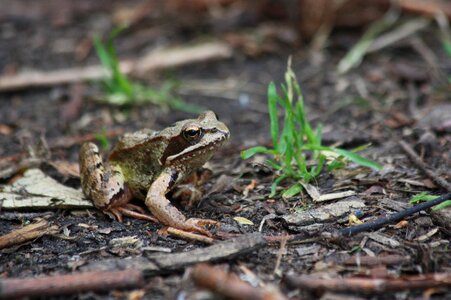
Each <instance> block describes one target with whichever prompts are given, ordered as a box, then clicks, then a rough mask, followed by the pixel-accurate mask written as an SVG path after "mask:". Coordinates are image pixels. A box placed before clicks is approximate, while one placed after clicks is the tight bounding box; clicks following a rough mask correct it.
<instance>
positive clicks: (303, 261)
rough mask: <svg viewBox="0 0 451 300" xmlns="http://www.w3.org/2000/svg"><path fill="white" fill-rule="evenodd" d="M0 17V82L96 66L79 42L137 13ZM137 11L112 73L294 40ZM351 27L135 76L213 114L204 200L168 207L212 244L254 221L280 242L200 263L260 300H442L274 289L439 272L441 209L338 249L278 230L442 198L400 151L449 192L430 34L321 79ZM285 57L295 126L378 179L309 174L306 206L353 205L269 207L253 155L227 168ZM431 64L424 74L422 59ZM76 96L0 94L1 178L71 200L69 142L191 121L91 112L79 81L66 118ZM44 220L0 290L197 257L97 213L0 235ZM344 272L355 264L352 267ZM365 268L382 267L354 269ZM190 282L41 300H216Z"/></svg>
mask: <svg viewBox="0 0 451 300" xmlns="http://www.w3.org/2000/svg"><path fill="white" fill-rule="evenodd" d="M2 2H3V3H2V7H3V8H2V11H1V12H0V74H1V75H2V76H11V75H13V74H15V73H16V72H20V71H26V70H30V69H36V70H55V69H65V68H69V67H75V66H84V65H92V64H97V63H98V60H97V58H96V55H95V51H94V49H93V48H92V44H90V42H89V41H90V37H91V35H92V34H93V33H98V34H100V35H103V36H105V35H106V34H107V33H108V32H109V31H110V30H111V29H112V28H114V26H116V25H117V24H118V23H117V22H118V21H117V20H118V18H120V17H121V16H122V17H123V16H124V15H126V13H127V12H128V11H129V10H130V9H133V8H135V12H136V5H140V4H142V2H139V1H132V2H129V3H128V4H127V5H125V4H124V3H122V2H121V1H113V2H112V3H111V2H110V1H96V2H95V3H92V2H91V1H77V2H71V1H48V3H47V2H35V1H9V0H3V1H2ZM144 2H146V1H144ZM147 2H150V3H154V2H153V1H147ZM143 9H144V8H143ZM149 11H150V12H151V13H149V14H148V16H145V17H142V18H141V19H137V18H136V19H137V20H136V19H135V23H133V24H132V25H131V26H130V27H129V29H127V30H126V31H125V32H124V33H122V34H121V35H120V36H119V37H118V38H117V41H116V46H117V51H118V54H119V57H120V58H121V59H122V58H123V59H132V58H136V57H139V56H141V55H142V54H143V53H145V52H146V51H148V50H149V49H152V48H155V47H162V46H183V45H184V44H185V43H186V42H188V41H192V40H202V39H209V38H219V39H224V40H227V41H228V42H230V40H231V39H226V38H225V37H230V36H231V33H233V34H235V36H238V37H240V38H242V39H244V40H245V37H247V35H248V34H255V31H252V30H255V29H256V28H261V26H262V24H265V25H267V26H269V27H271V26H273V27H275V28H279V27H278V26H282V27H283V26H284V27H283V28H288V29H287V32H288V33H292V32H293V31H294V32H296V30H293V29H290V28H291V27H289V26H287V23H289V22H284V20H280V19H279V20H269V21H266V20H261V19H256V20H253V21H252V22H251V21H249V22H250V24H245V23H246V22H243V24H242V23H240V22H237V24H234V25H229V27H226V29H223V28H222V27H221V26H216V25H217V23H214V24H211V22H208V20H202V21H199V20H196V21H198V23H199V24H197V23H196V22H194V21H192V20H191V19H189V18H187V19H185V18H182V17H180V18H179V19H178V18H165V17H164V14H162V13H156V12H155V10H153V9H149ZM121 13H122V15H121ZM178 13H180V12H176V13H175V14H176V15H177V14H178ZM186 15H189V14H188V13H187V14H186ZM202 16H203V17H205V16H206V15H205V13H204V14H203V15H202ZM190 22H191V23H190ZM215 24H216V25H215ZM274 24H276V25H274ZM189 25H191V26H189ZM223 25H224V24H223ZM224 26H225V25H224ZM282 27H280V28H282ZM362 28H364V27H361V28H351V29H349V28H348V29H343V28H337V29H335V30H333V31H332V33H331V35H330V36H329V37H328V39H327V42H326V44H325V45H324V47H323V48H322V49H321V50H320V51H314V52H311V51H309V44H308V43H307V42H305V41H302V40H300V39H295V40H285V41H284V40H283V39H280V38H279V39H272V38H266V39H264V40H262V41H261V44H259V43H258V42H255V41H254V40H251V41H247V40H245V41H246V43H251V46H252V47H257V48H256V49H257V50H258V51H257V50H255V51H250V50H249V49H250V47H251V46H249V45H247V47H244V46H237V45H236V44H235V45H233V46H234V52H233V54H232V55H231V57H230V58H227V59H219V60H216V61H208V62H196V63H192V64H188V65H186V66H180V67H177V68H170V69H167V70H164V71H159V72H152V73H151V74H149V75H148V82H149V83H150V84H152V85H155V86H158V85H160V84H161V83H162V82H163V81H164V80H167V79H168V78H175V79H176V80H177V81H178V82H179V83H180V86H181V87H180V89H179V92H180V95H181V96H182V97H183V99H184V100H185V101H187V102H189V103H195V104H199V105H202V106H203V107H205V108H208V109H211V110H213V111H215V112H216V114H217V115H218V116H219V118H220V120H221V121H222V122H224V123H225V124H227V126H228V127H229V129H230V132H231V139H230V142H229V143H228V144H227V145H226V146H225V147H223V148H222V149H221V150H219V151H218V153H216V154H215V156H214V157H213V159H211V160H210V161H209V162H208V164H207V167H208V168H209V169H211V170H212V171H213V176H212V178H211V180H210V181H209V182H208V183H207V184H206V185H205V191H206V193H205V194H206V196H205V197H204V198H203V199H202V200H201V202H200V203H199V205H198V207H196V208H195V209H189V210H187V209H186V208H185V207H183V205H180V204H177V205H178V206H179V208H180V210H181V211H183V213H184V214H186V215H187V216H189V217H196V218H208V219H214V220H217V221H219V222H220V223H221V224H222V227H221V229H220V231H221V232H222V233H223V235H222V236H221V235H219V236H220V238H218V240H227V239H229V238H231V237H234V236H238V235H241V234H247V233H254V232H257V231H259V226H260V224H261V223H262V221H265V222H264V226H263V227H262V235H263V236H264V237H273V236H278V237H279V239H276V240H274V239H273V240H271V238H268V239H267V240H268V241H269V242H268V243H267V244H266V245H265V246H263V247H260V248H259V249H257V250H255V251H252V252H251V253H248V254H243V255H239V256H238V257H234V258H227V259H222V260H219V262H215V264H217V265H219V266H220V268H221V269H223V270H227V271H229V272H232V273H234V274H237V275H238V276H239V277H240V278H241V279H243V280H244V281H246V282H249V283H251V284H252V285H254V286H260V289H264V288H263V287H262V286H263V285H266V287H267V286H268V285H272V286H275V287H277V288H279V289H280V291H281V292H282V294H284V295H285V296H286V297H287V298H290V299H320V298H321V299H344V297H348V298H349V297H351V298H352V299H451V288H450V286H449V284H448V286H447V287H444V288H443V287H440V288H435V287H430V288H427V289H419V290H414V289H407V290H403V291H399V292H389V291H384V292H383V293H375V292H374V293H373V292H370V293H365V292H357V291H341V292H338V291H328V290H327V289H326V290H325V289H316V290H315V289H311V290H307V289H299V290H298V289H296V288H293V287H290V286H289V285H288V284H287V279H286V278H287V276H288V275H291V276H300V275H312V276H318V277H322V278H342V277H343V278H346V277H351V276H359V277H362V278H395V277H399V278H401V279H402V278H405V276H412V275H422V274H433V273H443V274H450V272H451V252H450V250H449V249H450V237H451V227H450V224H451V222H450V220H451V217H450V215H451V210H450V208H447V209H444V210H441V211H434V212H431V211H429V210H428V211H422V212H420V213H417V214H414V215H412V216H409V217H407V218H406V219H405V220H406V222H404V223H398V224H391V225H388V226H384V227H383V228H382V229H379V230H377V231H374V232H372V233H368V232H367V233H360V234H357V235H355V236H353V237H341V238H336V237H334V236H335V233H336V232H337V231H338V230H339V229H341V228H344V227H346V226H348V215H349V213H347V214H345V215H341V216H333V214H332V216H330V217H329V218H328V219H327V220H325V221H321V222H314V223H313V224H308V225H302V224H290V223H289V222H287V219H286V218H284V217H286V216H288V215H290V214H294V213H299V212H302V211H305V210H310V209H315V208H320V207H322V206H324V205H330V204H331V203H337V202H340V201H346V200H355V201H360V202H361V203H362V205H363V206H362V207H361V208H360V213H361V215H359V218H360V219H361V220H362V221H370V220H374V219H375V218H376V217H380V216H383V215H385V214H389V213H393V212H397V211H399V210H402V209H404V208H406V207H408V206H410V205H409V204H408V203H409V199H410V198H411V197H412V196H414V195H417V194H419V193H420V192H423V191H426V192H428V193H430V194H433V195H437V196H439V195H442V194H445V193H446V192H450V191H447V190H446V189H445V188H443V187H441V186H439V185H438V184H437V183H435V182H433V180H432V179H431V178H430V177H429V176H426V175H425V174H424V173H422V172H421V171H420V170H418V168H417V166H416V165H415V164H414V163H413V162H412V161H411V160H410V159H409V157H408V156H407V155H406V153H405V152H404V151H403V150H402V148H401V147H400V146H399V143H398V142H399V141H400V140H405V141H406V143H407V144H408V145H410V146H412V147H413V148H414V149H415V150H416V151H417V153H419V154H420V155H421V156H422V159H423V161H424V162H425V163H426V165H427V167H428V169H430V170H432V171H433V172H435V173H436V174H437V175H438V176H439V177H440V178H442V179H443V180H445V181H448V182H450V181H451V174H450V169H451V168H450V167H451V151H450V149H451V135H450V134H449V133H450V132H451V126H450V121H451V102H450V99H451V98H450V95H451V93H450V92H451V85H450V84H449V78H450V76H451V60H450V59H449V57H447V56H446V53H445V52H444V50H443V48H442V46H441V44H440V40H439V39H438V38H437V34H436V32H437V28H436V26H435V25H432V23H431V25H430V26H428V27H427V28H425V29H424V30H422V31H420V32H418V33H416V34H415V35H412V36H410V37H409V38H407V39H404V40H402V42H399V43H395V44H393V45H392V46H389V47H386V48H384V49H382V50H379V51H376V52H374V53H372V54H370V55H368V56H366V57H365V58H364V61H363V62H362V64H361V65H360V66H359V67H357V68H355V69H353V70H351V71H350V72H348V73H346V74H340V75H339V74H338V73H337V71H336V66H337V64H338V62H339V61H340V59H341V58H342V57H343V56H344V55H345V54H346V52H347V51H348V50H349V48H350V47H351V46H352V45H354V44H355V43H356V42H357V40H358V38H359V37H360V36H361V34H362V32H363V31H362ZM236 39H238V38H236ZM236 39H235V40H236ZM252 43H254V44H252ZM266 46H267V47H266ZM252 49H254V48H252ZM425 53H426V54H425ZM289 56H291V57H292V66H293V69H294V71H295V73H296V75H297V78H298V80H299V82H300V85H301V87H302V89H303V94H304V98H305V103H306V108H307V110H308V118H309V119H310V120H311V121H312V122H313V123H314V124H318V123H321V124H323V143H324V144H326V145H337V146H340V147H342V148H345V149H352V148H354V147H357V146H359V145H362V144H367V143H370V144H371V146H370V147H369V148H367V149H366V150H365V151H363V152H361V154H362V155H363V156H365V157H367V158H370V159H373V160H375V161H377V162H378V163H380V164H382V165H383V166H384V168H383V169H382V170H381V171H375V170H371V169H367V168H362V167H359V166H357V165H355V164H352V163H351V164H349V165H348V167H346V168H345V169H341V170H338V171H336V172H334V173H327V172H323V173H322V174H321V175H320V176H319V177H318V178H317V179H316V181H315V182H314V186H316V188H317V189H318V190H319V192H320V193H321V194H327V193H332V192H340V191H347V190H352V191H354V192H355V195H353V196H350V197H348V198H345V199H337V200H333V201H332V202H325V203H314V202H312V200H311V198H310V196H309V195H308V194H307V193H303V194H302V195H301V196H296V197H292V198H288V199H283V198H281V197H275V198H269V197H268V195H269V193H270V186H271V182H272V180H273V178H274V174H273V172H272V171H271V170H270V169H269V168H268V167H265V166H264V165H262V162H263V161H264V160H263V158H262V157H260V156H256V157H255V158H252V159H249V160H242V159H241V157H240V151H242V150H244V149H246V148H248V147H250V146H255V145H267V144H268V143H269V142H270V135H269V131H268V130H269V123H268V114H267V104H266V89H267V85H268V83H269V82H270V81H274V82H275V83H280V82H281V80H283V75H284V72H285V70H286V66H287V60H288V57H289ZM431 57H432V59H433V60H434V61H435V64H434V62H431V61H430V60H428V59H429V58H431ZM78 88H80V85H78ZM76 89H77V84H63V85H54V86H47V87H42V88H25V89H21V90H12V91H5V92H0V107H1V109H0V171H2V172H4V171H5V170H7V168H10V167H11V166H13V168H15V167H17V165H20V163H21V162H24V161H25V160H26V159H28V158H30V157H34V158H39V159H40V161H41V163H39V164H38V166H39V168H40V169H41V170H43V171H44V173H45V174H47V175H49V176H51V177H52V178H54V179H56V180H57V181H58V182H59V183H61V184H63V185H66V186H69V187H73V188H76V189H78V188H79V187H80V182H79V178H78V177H77V176H76V174H75V175H74V174H73V173H70V172H64V171H61V169H58V168H56V167H55V165H57V166H61V165H62V164H63V163H62V162H64V163H65V164H66V165H68V166H69V168H70V169H71V170H73V169H74V166H76V165H77V162H78V150H79V147H80V143H81V141H82V140H83V137H86V136H87V135H88V134H91V133H95V134H102V133H103V134H107V133H109V132H110V133H112V134H111V135H110V136H109V138H108V140H109V145H110V147H111V146H112V145H114V143H115V142H116V141H117V138H118V136H119V135H120V134H119V133H122V132H132V131H134V130H139V129H142V128H153V129H157V130H159V129H163V128H165V127H166V126H169V125H170V124H172V123H174V122H175V121H178V120H183V119H186V118H190V117H193V115H192V114H189V113H185V112H181V111H169V112H162V111H161V110H160V109H159V108H158V107H157V106H154V105H146V106H140V107H136V106H134V107H133V106H132V107H127V108H123V107H116V106H112V105H108V104H102V103H99V102H96V101H94V100H93V98H94V97H95V95H98V94H99V92H100V89H99V86H98V85H96V84H95V83H91V82H86V83H83V84H82V85H81V90H82V94H83V97H82V102H81V103H77V102H76V101H77V100H76V99H75V98H77V97H76V92H74V90H76ZM74 95H75V96H74ZM115 132H118V134H115ZM94 141H95V138H94ZM97 142H98V141H97ZM43 144H44V146H43ZM103 151H104V153H107V152H108V150H107V149H104V150H103ZM52 162H59V163H57V164H53V165H52ZM33 166H36V165H33ZM28 168H30V166H28V165H25V167H22V168H20V167H19V168H16V169H14V170H15V172H12V173H7V174H8V175H7V176H4V177H2V178H0V184H1V185H0V191H2V190H3V189H4V188H5V187H7V186H10V185H11V184H13V183H14V182H16V181H17V180H20V178H22V177H23V173H24V171H25V169H28ZM75 173H76V172H75ZM2 174H5V173H2ZM284 186H285V187H286V186H288V183H286V184H285V185H284ZM0 201H1V199H0ZM360 202H359V203H360ZM136 203H137V204H139V202H136ZM43 217H44V218H45V219H46V220H47V221H48V222H49V223H50V224H52V225H54V226H56V228H57V229H56V232H54V233H52V234H48V235H44V236H42V237H39V238H36V239H34V240H31V241H28V242H26V243H23V244H20V245H14V246H12V247H9V248H6V249H3V250H0V281H1V280H2V279H7V278H28V277H36V276H40V275H60V274H68V273H72V272H76V271H77V270H82V268H83V266H86V265H89V264H90V263H92V262H97V261H102V260H104V259H111V258H120V259H123V260H127V259H128V258H130V257H135V258H136V257H147V256H148V255H149V253H151V254H152V253H153V254H155V253H157V254H160V253H163V254H164V253H169V252H170V253H183V252H189V251H192V250H195V249H200V248H205V247H207V246H208V245H205V244H203V243H198V242H193V241H185V240H182V239H179V238H177V237H173V236H170V235H167V236H165V235H163V234H161V232H160V231H159V229H161V228H162V227H163V226H162V225H160V224H154V223H150V222H147V221H141V220H136V219H131V218H125V220H124V222H123V223H119V222H117V221H115V220H113V219H111V218H110V217H108V216H107V215H105V214H103V213H102V212H100V211H99V210H96V209H76V210H68V209H56V210H55V209H51V208H49V209H39V210H30V209H16V210H15V209H8V210H5V209H2V210H1V213H0V235H4V234H7V233H9V232H11V231H14V230H16V229H18V228H21V227H23V226H24V225H27V224H30V223H33V222H35V221H36V220H37V219H39V218H43ZM236 217H243V218H246V219H248V220H250V221H252V225H249V224H248V225H246V224H240V223H239V222H237V221H236V219H234V218H236ZM395 225H396V226H395ZM284 236H286V238H280V237H284ZM123 237H135V238H136V240H137V241H139V243H138V244H139V245H137V244H133V245H131V244H126V245H120V246H115V244H114V243H112V242H111V241H112V240H115V239H117V238H123ZM356 257H358V259H359V261H360V260H362V262H361V263H356ZM386 257H395V258H398V259H395V262H392V263H389V262H384V260H383V259H384V258H386ZM364 258H369V259H370V260H371V259H373V260H371V261H373V262H374V261H375V260H376V259H381V260H382V262H381V263H371V262H370V263H367V264H365V263H364V262H363V261H365V259H364ZM352 262H354V263H352ZM279 263H280V265H278V264H279ZM190 270H191V266H190V265H186V266H184V267H182V268H178V269H176V270H172V271H167V272H161V273H160V274H155V275H153V276H150V277H149V278H146V280H147V282H146V284H145V286H144V287H142V288H141V289H138V290H136V289H135V290H133V289H131V290H130V289H121V290H116V289H111V290H110V291H107V292H82V293H78V294H72V295H70V296H64V297H63V296H53V298H47V297H46V298H45V299H111V298H115V299H116V298H117V299H221V298H220V296H218V295H216V296H215V295H214V294H211V293H207V292H205V290H202V289H201V288H199V287H198V286H196V285H195V284H194V282H193V280H192V278H191V277H190V275H189V272H190ZM137 291H143V294H139V293H137ZM0 294H1V291H0ZM215 297H217V298H215ZM42 298H44V297H42ZM271 299H273V298H271ZM274 299H276V298H274Z"/></svg>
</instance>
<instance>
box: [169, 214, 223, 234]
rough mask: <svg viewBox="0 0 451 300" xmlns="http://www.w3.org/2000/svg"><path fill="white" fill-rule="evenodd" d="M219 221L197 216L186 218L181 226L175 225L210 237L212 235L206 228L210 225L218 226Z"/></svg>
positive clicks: (219, 224)
mask: <svg viewBox="0 0 451 300" xmlns="http://www.w3.org/2000/svg"><path fill="white" fill-rule="evenodd" d="M220 226H221V223H219V222H218V221H215V220H210V219H197V218H191V219H188V220H186V221H185V222H184V223H183V224H181V226H175V227H178V228H179V229H182V230H186V231H195V232H198V233H201V234H203V235H206V236H209V237H212V236H213V235H212V234H211V232H210V231H209V230H208V228H211V227H216V228H218V227H220Z"/></svg>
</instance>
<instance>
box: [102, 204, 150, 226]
mask: <svg viewBox="0 0 451 300" xmlns="http://www.w3.org/2000/svg"><path fill="white" fill-rule="evenodd" d="M107 212H110V213H111V214H112V215H113V216H114V217H115V218H116V220H118V221H119V222H121V223H122V220H123V217H122V216H127V217H131V218H135V219H139V220H145V221H151V222H155V223H159V221H158V220H157V219H156V218H154V217H152V216H149V215H147V214H146V213H145V212H144V209H142V208H141V207H139V206H137V205H134V204H131V203H127V204H125V205H123V206H120V207H112V208H110V209H108V210H107Z"/></svg>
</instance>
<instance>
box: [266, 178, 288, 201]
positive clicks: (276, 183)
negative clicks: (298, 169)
mask: <svg viewBox="0 0 451 300" xmlns="http://www.w3.org/2000/svg"><path fill="white" fill-rule="evenodd" d="M287 178H288V176H287V175H282V176H280V177H277V178H276V180H274V182H273V183H272V184H271V193H270V194H269V197H274V196H275V195H276V194H277V187H278V186H279V184H280V183H281V182H282V181H283V180H285V179H287Z"/></svg>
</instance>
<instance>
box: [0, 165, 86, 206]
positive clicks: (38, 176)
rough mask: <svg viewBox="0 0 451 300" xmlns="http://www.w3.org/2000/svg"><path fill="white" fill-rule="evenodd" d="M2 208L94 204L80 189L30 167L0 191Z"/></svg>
mask: <svg viewBox="0 0 451 300" xmlns="http://www.w3.org/2000/svg"><path fill="white" fill-rule="evenodd" d="M0 203H1V207H2V208H3V209H24V208H27V209H61V208H64V209H74V208H77V209H80V208H92V207H94V205H93V204H92V202H91V201H89V200H88V199H86V198H85V196H84V195H83V192H82V191H79V190H76V189H73V188H71V187H68V186H65V185H62V184H60V183H59V182H57V181H56V180H55V179H53V178H51V177H49V176H47V175H46V174H44V172H42V171H41V170H39V169H30V170H27V171H26V172H25V173H24V176H23V177H22V178H20V179H18V180H17V181H16V182H14V183H13V184H12V185H7V186H5V187H4V188H3V190H2V191H1V192H0Z"/></svg>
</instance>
